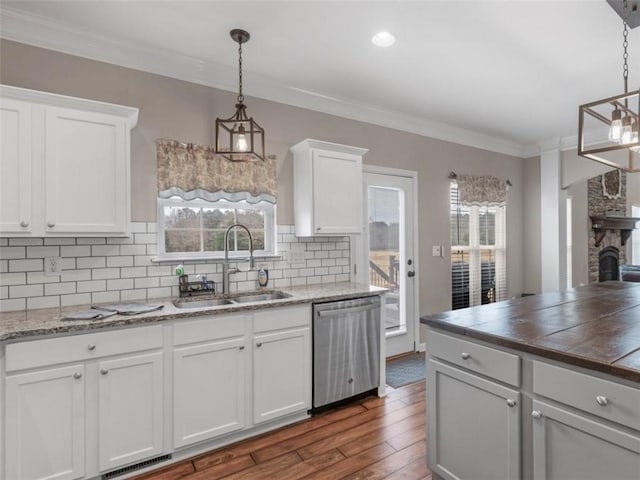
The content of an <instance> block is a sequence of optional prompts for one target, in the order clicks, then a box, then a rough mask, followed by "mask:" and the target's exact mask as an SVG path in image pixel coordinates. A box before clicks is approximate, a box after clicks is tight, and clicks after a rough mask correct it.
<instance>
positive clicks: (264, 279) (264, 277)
mask: <svg viewBox="0 0 640 480" xmlns="http://www.w3.org/2000/svg"><path fill="white" fill-rule="evenodd" d="M267 283H269V270H266V269H264V268H261V269H260V270H258V285H260V287H262V288H264V287H266V286H267Z"/></svg>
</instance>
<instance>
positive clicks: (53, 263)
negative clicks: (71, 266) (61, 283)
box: [44, 257, 62, 277]
mask: <svg viewBox="0 0 640 480" xmlns="http://www.w3.org/2000/svg"><path fill="white" fill-rule="evenodd" d="M61 270H62V259H61V258H60V257H46V258H45V259H44V274H45V276H46V277H54V276H59V275H60V271H61Z"/></svg>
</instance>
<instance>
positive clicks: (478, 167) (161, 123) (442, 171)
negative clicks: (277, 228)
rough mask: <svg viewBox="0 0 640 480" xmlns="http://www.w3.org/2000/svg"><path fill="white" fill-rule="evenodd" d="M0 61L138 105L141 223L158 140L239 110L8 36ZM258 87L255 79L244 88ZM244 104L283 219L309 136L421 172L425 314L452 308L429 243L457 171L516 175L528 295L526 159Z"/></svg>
mask: <svg viewBox="0 0 640 480" xmlns="http://www.w3.org/2000/svg"><path fill="white" fill-rule="evenodd" d="M0 57H1V60H0V61H1V63H0V82H1V83H3V84H7V85H14V86H19V87H25V88H31V89H35V90H43V91H48V92H53V93H59V94H64V95H71V96H76V97H83V98H89V99H95V100H101V101H105V102H111V103H117V104H122V105H129V106H133V107H137V108H139V109H140V116H139V122H138V126H137V127H136V128H135V129H134V130H133V132H132V173H131V179H132V220H134V221H154V220H155V217H156V183H155V182H156V177H155V174H156V158H155V144H154V141H155V140H156V139H157V138H171V139H176V140H180V141H183V142H193V143H205V144H212V143H213V128H214V120H215V118H216V117H217V116H228V115H230V114H231V113H233V112H232V110H233V105H234V102H235V94H234V93H232V92H225V91H222V90H217V89H214V88H208V87H204V86H200V85H195V84H192V83H188V82H184V81H180V80H174V79H171V78H167V77H162V76H159V75H153V74H149V73H144V72H141V71H136V70H131V69H127V68H122V67H117V66H114V65H110V64H106V63H101V62H96V61H92V60H87V59H83V58H79V57H74V56H70V55H65V54H61V53H57V52H53V51H49V50H44V49H40V48H36V47H31V46H27V45H22V44H18V43H14V42H10V41H5V40H3V41H0ZM250 83H251V77H250V75H247V79H246V84H247V85H250ZM423 94H425V95H428V92H424V93H423ZM246 103H247V105H248V111H249V113H250V114H251V115H252V116H253V117H254V118H255V119H256V120H257V121H258V122H259V123H260V124H261V125H262V126H263V127H264V128H265V131H266V140H267V152H268V153H269V154H275V155H277V158H278V223H279V224H292V223H293V199H292V194H293V193H292V173H293V167H292V160H291V155H290V154H289V153H288V149H289V147H290V146H291V145H293V144H295V143H297V142H299V141H300V140H303V139H305V138H315V139H319V140H326V141H331V142H337V143H343V144H348V145H355V146H359V147H365V148H368V149H369V153H367V154H366V155H365V157H364V162H365V163H366V164H370V165H378V166H387V167H395V168H402V169H407V170H415V171H417V172H418V218H419V254H420V271H419V272H418V273H419V275H420V282H421V283H420V290H421V291H420V309H419V313H420V314H427V313H433V312H438V311H442V310H446V309H448V308H449V305H450V289H451V287H450V273H449V264H448V259H447V258H445V259H444V260H443V259H441V258H437V257H432V256H431V245H449V213H448V206H449V195H448V180H447V176H448V174H449V172H451V171H455V172H457V173H465V174H486V175H494V176H497V177H500V178H504V179H507V178H508V179H509V180H511V182H512V184H513V186H512V187H511V189H510V191H509V198H508V207H507V215H508V218H507V221H508V229H507V249H508V264H509V271H508V278H509V289H510V294H511V295H518V294H520V293H521V292H522V291H523V287H522V283H523V271H524V266H525V265H524V263H523V243H524V240H523V231H524V221H523V219H524V218H525V217H528V215H525V211H524V204H523V191H524V178H525V176H524V173H525V162H524V161H523V160H522V159H519V158H515V157H511V156H508V155H502V154H498V153H493V152H489V151H485V150H479V149H476V148H471V147H466V146H462V145H458V144H453V143H449V142H443V141H439V140H434V139H431V138H427V137H422V136H419V135H414V134H409V133H404V132H401V131H397V130H392V129H389V128H383V127H379V126H374V125H371V124H367V123H362V122H357V121H353V120H348V119H344V118H340V117H335V116H331V115H327V114H323V113H318V112H314V111H310V110H305V109H301V108H296V107H291V106H287V105H284V104H279V103H274V102H270V101H267V100H261V99H256V98H251V97H249V98H247V101H246ZM528 173H533V172H528ZM528 177H529V174H527V178H528ZM527 181H530V180H529V179H528V180H527ZM527 276H528V275H524V277H525V278H526V277H527Z"/></svg>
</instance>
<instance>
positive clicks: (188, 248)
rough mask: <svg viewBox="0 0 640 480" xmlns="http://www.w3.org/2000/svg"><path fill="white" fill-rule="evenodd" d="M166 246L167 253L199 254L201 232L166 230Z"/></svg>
mask: <svg viewBox="0 0 640 480" xmlns="http://www.w3.org/2000/svg"><path fill="white" fill-rule="evenodd" d="M164 245H165V250H166V251H167V253H174V252H199V251H200V231H199V230H166V229H165V231H164Z"/></svg>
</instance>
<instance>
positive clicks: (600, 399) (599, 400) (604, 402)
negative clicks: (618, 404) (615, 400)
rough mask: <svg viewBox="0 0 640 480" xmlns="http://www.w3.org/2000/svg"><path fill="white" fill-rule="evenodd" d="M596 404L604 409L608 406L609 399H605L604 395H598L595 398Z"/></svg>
mask: <svg viewBox="0 0 640 480" xmlns="http://www.w3.org/2000/svg"><path fill="white" fill-rule="evenodd" d="M596 402H597V403H598V405H600V406H601V407H606V406H607V405H608V404H609V399H608V398H607V397H605V396H604V395H598V396H597V397H596Z"/></svg>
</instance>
